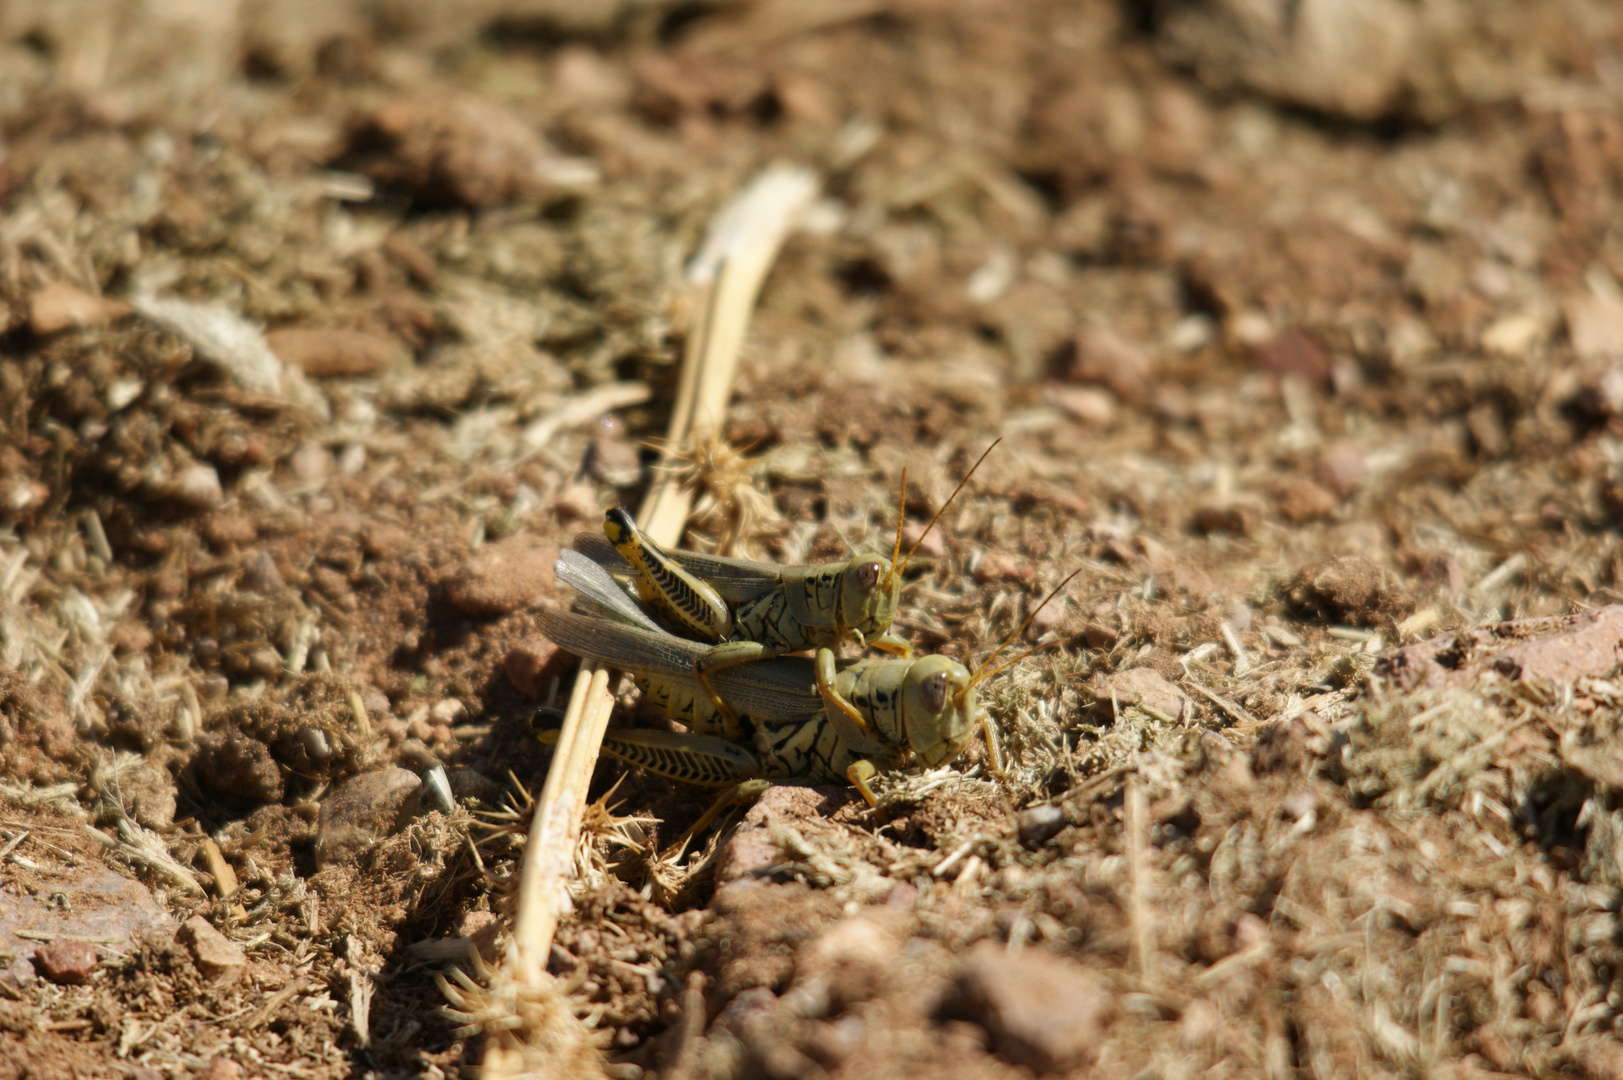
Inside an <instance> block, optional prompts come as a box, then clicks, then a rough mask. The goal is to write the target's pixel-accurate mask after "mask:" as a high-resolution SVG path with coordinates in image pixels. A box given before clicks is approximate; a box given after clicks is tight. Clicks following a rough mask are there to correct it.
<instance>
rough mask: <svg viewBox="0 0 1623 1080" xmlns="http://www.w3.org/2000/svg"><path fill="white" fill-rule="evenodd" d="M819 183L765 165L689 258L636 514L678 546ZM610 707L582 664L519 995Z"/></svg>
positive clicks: (551, 782)
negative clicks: (773, 280) (681, 460)
mask: <svg viewBox="0 0 1623 1080" xmlns="http://www.w3.org/2000/svg"><path fill="white" fill-rule="evenodd" d="M816 186H817V184H816V179H815V177H814V176H813V175H812V174H811V172H810V171H808V170H805V169H800V168H793V167H787V166H774V167H772V168H769V169H767V170H766V171H764V172H763V173H761V174H760V175H759V176H758V177H756V178H755V180H754V181H752V182H751V183H750V184H748V185H747V186H746V187H745V188H744V189H743V190H742V191H740V192H739V193H738V195H736V196H735V197H734V198H733V199H732V200H731V201H730V202H729V203H728V204H727V205H726V207H724V208H723V209H722V211H721V212H720V213H719V214H718V215H717V217H716V218H715V220H714V221H713V222H712V224H711V227H710V232H709V235H708V236H707V238H706V241H705V245H704V247H703V248H701V249H700V251H699V253H698V254H697V255H696V256H695V257H694V259H693V261H692V263H691V264H690V265H689V268H688V281H689V283H690V286H691V288H692V291H693V304H692V308H691V310H692V311H693V312H695V315H694V320H693V324H692V325H691V326H690V327H689V332H688V336H687V348H686V350H685V352H684V355H683V359H682V374H681V380H680V383H679V385H678V387H677V397H676V404H675V408H674V410H673V411H672V415H671V423H670V428H669V430H668V432H667V436H666V449H665V453H664V459H663V461H662V462H661V466H662V467H661V468H660V469H659V470H658V472H657V473H656V476H655V481H654V484H653V486H652V487H651V488H650V490H649V492H648V495H647V497H646V498H645V499H644V500H643V504H642V508H641V511H640V513H639V514H638V515H637V517H638V524H640V525H641V526H642V527H643V529H644V530H645V531H646V532H647V533H648V535H649V536H650V537H651V538H652V539H653V540H654V541H655V542H656V543H659V544H665V545H675V544H677V543H679V542H680V541H681V539H682V531H683V529H684V528H685V527H686V524H687V515H688V511H689V510H690V509H691V507H692V502H693V494H692V492H691V491H690V490H688V489H687V488H685V487H683V486H682V485H681V484H680V483H678V482H676V479H675V474H674V471H673V470H672V469H671V468H669V466H670V465H671V463H672V459H673V458H674V456H675V455H676V454H677V453H678V452H679V451H681V450H682V449H683V448H685V447H688V446H691V445H693V444H694V443H695V442H696V441H698V440H700V439H705V438H712V437H714V436H715V435H716V434H717V433H718V432H719V431H720V429H721V425H722V421H723V419H724V418H725V416H726V409H727V401H728V398H729V397H730V396H731V394H732V383H733V374H734V372H735V371H736V370H737V369H738V355H739V351H740V349H741V348H742V346H743V343H744V335H745V332H746V331H747V329H748V327H749V320H750V315H751V313H752V312H753V311H754V308H755V300H756V297H757V296H758V295H759V294H760V290H761V284H762V282H763V281H764V280H765V279H766V274H767V271H768V270H769V269H770V268H771V266H772V263H773V262H774V261H775V260H776V258H777V254H778V249H779V248H780V247H781V246H782V244H783V241H784V238H785V237H786V236H787V235H788V233H789V230H790V229H791V227H792V226H793V224H794V221H795V218H796V217H797V216H798V214H799V212H800V211H801V210H802V209H803V208H804V207H805V206H806V205H807V203H809V202H810V200H811V198H812V196H813V195H814V194H815V191H816ZM613 706H614V698H613V696H612V695H611V694H610V692H609V673H608V671H607V670H605V669H602V668H598V667H596V666H595V665H592V664H582V665H581V670H580V674H579V675H578V676H577V677H576V680H575V686H574V690H573V692H572V693H571V694H570V698H569V709H568V711H567V713H566V714H565V716H564V724H563V729H562V731H560V733H559V736H558V746H557V750H556V751H555V752H554V754H553V758H552V768H551V770H550V771H549V772H548V773H547V781H546V785H545V786H544V787H543V788H542V791H541V797H540V799H538V800H537V802H536V806H535V817H534V818H533V819H532V822H531V826H530V832H529V837H530V839H529V844H528V846H527V847H526V848H525V852H524V866H523V871H522V873H521V875H520V878H519V896H518V913H517V917H516V918H515V920H514V925H513V943H512V945H511V946H510V948H509V951H508V957H507V972H506V973H505V977H506V978H508V979H511V980H514V981H515V982H516V983H517V984H518V986H517V987H516V988H514V989H515V990H517V992H518V993H519V994H520V995H522V993H523V990H524V988H540V987H541V985H542V984H544V983H546V982H548V981H549V980H550V976H549V975H548V974H547V972H546V958H547V956H548V954H549V952H550V951H551V948H552V937H553V933H554V931H555V930H556V929H557V926H558V917H559V914H560V913H561V912H562V911H563V910H564V905H565V904H566V903H567V902H568V892H567V886H568V882H569V877H570V874H571V872H572V869H573V867H574V850H575V845H576V843H577V841H578V839H579V836H580V827H581V818H582V815H583V814H584V813H585V810H586V792H587V788H588V786H589V785H590V784H591V780H592V771H593V769H594V768H595V767H596V765H597V756H598V750H599V749H600V747H601V746H602V743H603V732H604V730H605V729H606V728H607V726H608V722H609V714H610V712H611V711H612V709H613ZM525 1035H526V1033H525V1032H524V1030H523V1029H522V1027H520V1028H506V1027H505V1026H504V1028H503V1030H502V1032H501V1034H499V1035H498V1034H495V1033H492V1034H491V1037H490V1038H489V1039H488V1041H487V1043H486V1045H485V1058H484V1070H483V1073H482V1075H483V1076H484V1078H485V1080H507V1078H510V1077H518V1076H523V1075H533V1074H536V1073H535V1065H536V1055H535V1054H534V1053H533V1052H531V1053H526V1052H525V1049H526V1047H525V1045H524V1039H525Z"/></svg>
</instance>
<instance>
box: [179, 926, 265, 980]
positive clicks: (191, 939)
mask: <svg viewBox="0 0 1623 1080" xmlns="http://www.w3.org/2000/svg"><path fill="white" fill-rule="evenodd" d="M175 940H176V941H177V942H179V943H180V944H182V945H184V946H185V947H186V951H187V952H189V953H191V954H192V963H193V964H195V965H196V967H197V971H198V974H200V975H202V976H203V978H204V979H206V980H208V981H209V982H211V983H213V984H215V985H216V986H230V985H232V984H233V983H235V982H236V981H237V980H239V979H241V978H242V973H243V972H244V971H246V970H247V969H248V958H247V957H246V956H244V955H243V952H242V950H241V949H239V948H237V946H236V945H234V944H232V943H231V941H230V940H229V939H228V938H226V936H225V935H224V934H222V933H220V932H219V931H218V930H216V929H214V927H213V925H212V924H210V922H209V921H208V920H207V919H205V918H204V917H203V916H201V915H193V916H192V917H191V918H189V919H187V920H186V921H185V922H184V923H181V925H180V929H179V930H177V931H175Z"/></svg>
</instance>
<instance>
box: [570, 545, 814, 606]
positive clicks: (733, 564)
mask: <svg viewBox="0 0 1623 1080" xmlns="http://www.w3.org/2000/svg"><path fill="white" fill-rule="evenodd" d="M573 543H574V547H575V550H576V551H578V552H580V553H581V554H582V555H585V556H586V557H587V558H588V559H590V560H592V561H593V562H595V563H597V564H598V565H599V566H601V567H603V568H604V569H605V570H607V571H608V572H609V573H610V574H631V573H635V571H633V570H632V568H631V564H630V563H628V562H626V561H625V559H624V558H622V557H621V555H620V553H619V552H618V551H615V550H614V545H613V544H611V543H609V538H608V537H606V536H604V535H603V534H602V533H589V532H583V533H578V534H576V536H575V539H574V541H573ZM665 554H666V555H669V556H670V557H671V560H672V561H673V562H675V563H676V564H677V565H678V566H680V567H681V568H682V569H684V570H686V571H687V572H688V573H690V574H692V575H693V576H694V577H697V578H702V579H703V580H704V581H706V582H707V583H709V585H710V587H711V588H713V589H715V590H716V592H718V593H720V594H721V598H722V599H723V600H725V601H727V602H728V603H729V604H741V603H743V602H744V601H746V600H753V599H755V598H756V597H757V596H760V595H761V594H762V593H764V592H766V591H767V590H768V589H774V588H777V587H778V586H780V585H781V584H782V583H783V579H782V577H781V576H780V575H781V571H782V570H783V569H784V568H783V567H781V566H774V565H772V564H771V563H760V562H751V561H750V560H748V559H730V558H728V557H727V556H725V555H701V554H699V553H698V552H697V551H682V550H680V549H673V550H670V551H666V552H665Z"/></svg>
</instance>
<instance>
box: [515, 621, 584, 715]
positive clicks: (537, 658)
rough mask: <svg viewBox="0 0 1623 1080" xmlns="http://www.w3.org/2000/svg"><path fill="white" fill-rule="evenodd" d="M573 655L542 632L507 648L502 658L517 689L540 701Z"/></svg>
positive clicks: (561, 675) (565, 671)
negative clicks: (542, 635) (542, 634)
mask: <svg viewBox="0 0 1623 1080" xmlns="http://www.w3.org/2000/svg"><path fill="white" fill-rule="evenodd" d="M571 663H573V658H572V657H571V656H570V655H569V654H568V653H566V652H564V651H563V650H561V649H559V648H558V646H556V645H554V644H553V643H552V642H550V641H548V640H547V639H546V638H544V637H541V636H540V635H535V636H532V637H527V638H525V639H524V640H523V641H521V642H519V643H518V644H517V645H514V646H513V647H512V648H511V649H509V650H507V655H506V656H505V657H503V658H502V670H503V671H504V672H506V673H507V681H508V682H510V683H512V684H513V689H515V690H517V691H518V692H519V693H521V694H523V695H524V696H525V697H527V698H531V699H533V700H535V701H540V700H542V699H544V698H545V697H546V696H547V690H548V689H549V688H550V687H551V685H552V681H553V680H554V679H561V678H562V677H563V676H564V675H565V674H566V673H567V672H568V671H569V665H570V664H571Z"/></svg>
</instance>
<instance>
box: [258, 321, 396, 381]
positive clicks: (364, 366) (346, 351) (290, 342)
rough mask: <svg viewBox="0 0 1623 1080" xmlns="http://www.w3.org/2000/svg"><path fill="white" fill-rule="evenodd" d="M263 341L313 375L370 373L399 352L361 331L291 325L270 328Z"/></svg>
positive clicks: (385, 340) (287, 361)
mask: <svg viewBox="0 0 1623 1080" xmlns="http://www.w3.org/2000/svg"><path fill="white" fill-rule="evenodd" d="M265 343H266V344H267V345H269V346H270V347H271V351H272V352H274V353H275V354H276V355H277V356H278V357H280V358H281V360H282V362H283V363H284V364H291V365H292V366H294V367H296V368H298V369H299V370H300V371H302V372H304V373H305V374H306V375H309V376H311V377H313V378H326V377H330V376H353V375H372V374H374V373H376V372H377V371H378V370H380V369H382V368H384V367H387V366H388V365H389V363H390V361H391V360H393V359H394V356H395V354H396V353H398V352H399V351H400V350H399V348H398V347H397V346H396V345H395V343H394V342H393V341H391V340H389V339H388V338H386V337H382V336H381V335H378V334H370V333H367V332H366V331H364V330H322V329H307V328H299V327H294V328H289V329H284V330H272V331H271V332H270V333H268V334H266V335H265Z"/></svg>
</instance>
